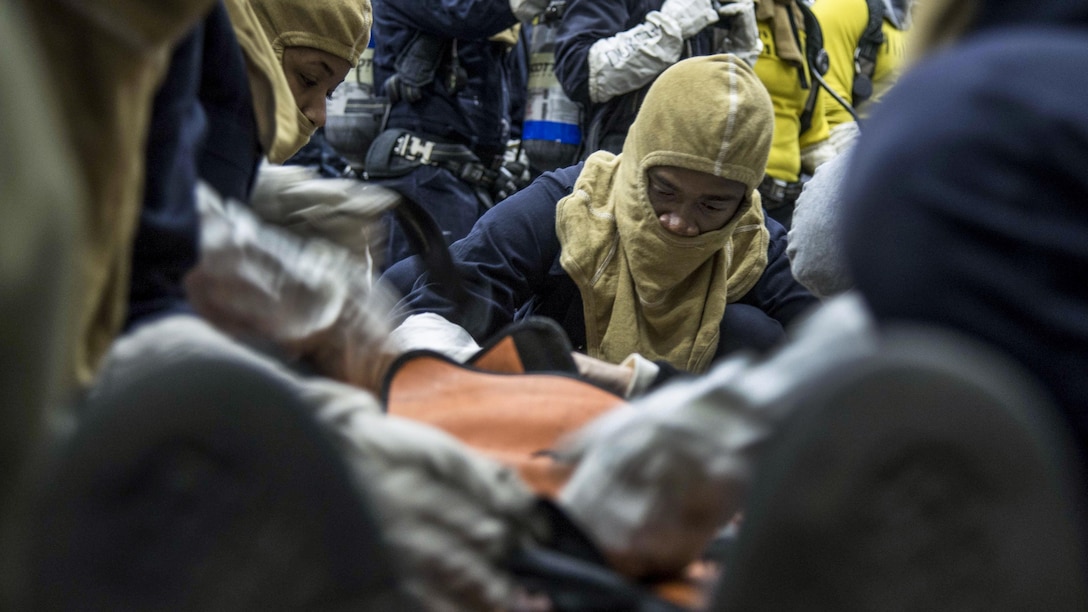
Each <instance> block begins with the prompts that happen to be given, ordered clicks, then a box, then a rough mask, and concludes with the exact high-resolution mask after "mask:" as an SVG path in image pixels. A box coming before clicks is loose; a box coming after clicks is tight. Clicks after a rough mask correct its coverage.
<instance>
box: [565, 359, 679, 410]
mask: <svg viewBox="0 0 1088 612" xmlns="http://www.w3.org/2000/svg"><path fill="white" fill-rule="evenodd" d="M571 355H572V356H573V357H574V364H575V365H576V366H577V367H578V375H579V376H581V377H582V378H583V379H585V380H587V381H589V382H591V383H593V384H595V385H597V386H599V387H601V388H603V389H607V390H608V391H611V392H612V393H615V394H616V395H618V396H620V397H622V398H624V399H631V398H632V397H637V396H639V395H642V394H643V393H644V392H645V391H646V389H648V388H649V386H650V383H652V382H653V381H654V378H656V377H657V374H658V372H660V371H661V368H660V367H659V366H658V365H657V364H656V363H654V362H652V361H650V360H649V359H646V358H645V357H643V356H642V355H639V354H638V353H631V354H630V355H628V356H627V358H626V359H624V360H623V362H622V363H620V364H619V365H616V364H613V363H609V362H607V361H603V360H601V359H596V358H594V357H590V356H589V355H586V354H584V353H578V352H574V353H571Z"/></svg>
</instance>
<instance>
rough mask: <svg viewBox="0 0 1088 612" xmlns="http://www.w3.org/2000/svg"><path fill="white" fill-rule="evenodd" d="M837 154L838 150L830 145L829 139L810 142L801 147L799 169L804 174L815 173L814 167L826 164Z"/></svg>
mask: <svg viewBox="0 0 1088 612" xmlns="http://www.w3.org/2000/svg"><path fill="white" fill-rule="evenodd" d="M836 155H838V151H836V150H835V147H834V146H832V145H831V139H830V138H828V139H824V140H821V141H820V142H817V143H814V144H810V145H808V146H807V147H805V148H803V149H801V171H802V172H804V173H805V174H808V175H810V176H811V175H812V174H815V172H816V168H819V167H820V166H822V165H824V164H826V163H827V162H829V161H831V160H832V159H834V158H835V156H836Z"/></svg>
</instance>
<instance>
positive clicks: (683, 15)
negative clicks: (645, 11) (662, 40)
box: [660, 0, 718, 40]
mask: <svg viewBox="0 0 1088 612" xmlns="http://www.w3.org/2000/svg"><path fill="white" fill-rule="evenodd" d="M660 12H661V14H662V15H665V16H666V17H669V18H670V19H672V20H673V21H675V22H676V23H677V24H678V25H679V26H680V37H681V38H683V39H685V40H686V39H688V38H691V37H692V36H695V35H696V34H698V33H699V32H702V31H703V28H705V27H707V26H708V25H711V24H713V23H717V22H718V11H717V10H715V8H714V2H713V0H665V4H663V5H661V11H660Z"/></svg>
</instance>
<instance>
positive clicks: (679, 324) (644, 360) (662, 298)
mask: <svg viewBox="0 0 1088 612" xmlns="http://www.w3.org/2000/svg"><path fill="white" fill-rule="evenodd" d="M772 129H773V109H772V108H771V101H770V98H769V97H768V95H767V93H766V89H765V88H764V87H763V85H762V84H761V83H760V81H759V79H758V78H757V77H756V75H755V73H754V72H753V71H752V69H751V68H749V67H748V66H747V65H746V64H745V63H743V62H742V61H740V60H738V59H737V58H736V57H734V56H731V55H714V56H702V57H697V58H691V59H688V60H684V61H681V62H678V63H677V64H675V65H674V66H672V67H670V68H669V69H668V70H666V71H665V72H663V73H662V75H661V76H660V77H659V78H658V79H657V80H656V81H655V82H654V85H653V86H652V87H651V89H650V91H649V92H648V94H647V96H646V100H645V101H644V102H643V105H642V107H641V109H640V111H639V115H638V117H637V118H636V120H635V123H634V124H633V125H632V127H631V130H630V132H629V134H628V137H627V140H626V142H625V144H624V149H623V152H622V153H621V154H620V155H613V154H612V153H608V152H604V151H600V152H597V153H595V154H593V155H591V156H590V157H589V158H588V159H587V160H586V162H584V164H579V165H576V166H572V167H570V168H565V169H561V170H558V171H556V172H554V173H546V174H544V175H543V176H541V177H540V178H539V179H537V180H536V181H535V182H534V183H533V184H532V185H531V186H530V187H528V188H527V189H525V190H523V191H522V192H519V193H518V194H516V195H515V196H513V197H511V198H509V199H508V200H507V201H505V202H502V203H500V204H499V205H498V206H496V207H495V208H494V209H493V210H491V211H489V212H488V213H487V214H486V215H484V217H482V218H481V219H480V221H479V222H478V223H477V224H476V226H475V227H474V228H473V231H472V233H471V234H469V236H468V237H466V238H465V239H464V240H461V241H458V242H457V243H455V244H454V245H453V246H452V247H451V249H452V253H453V257H454V261H455V264H456V265H457V267H458V268H459V269H460V271H461V272H462V276H463V278H464V279H465V281H466V283H467V284H468V290H469V292H470V295H471V297H472V300H471V301H470V302H469V303H467V304H460V305H458V304H453V303H452V302H450V301H449V300H447V299H445V298H444V297H442V296H441V295H439V294H438V293H436V292H435V291H434V290H433V288H432V287H430V286H428V283H427V282H426V279H425V278H418V277H419V272H420V270H419V268H418V263H417V262H416V261H414V260H408V261H406V262H404V263H402V264H398V265H397V266H394V267H393V268H391V269H390V270H389V271H388V272H387V273H386V274H385V276H384V277H383V278H385V279H387V280H390V281H391V282H392V283H393V284H394V285H395V286H396V287H397V288H398V289H399V290H400V291H401V292H402V293H404V294H405V295H406V296H407V297H406V298H405V300H404V302H405V303H406V304H407V305H408V307H409V308H410V310H411V312H412V313H414V314H416V315H418V316H419V317H430V319H431V320H433V319H434V318H435V317H434V315H435V314H437V315H439V316H440V317H441V318H442V319H445V320H444V321H440V325H446V324H454V325H457V326H460V327H462V328H464V330H466V331H467V332H468V333H469V334H471V335H472V337H473V338H474V339H475V341H477V342H481V341H484V340H486V339H487V338H488V337H489V336H491V335H492V334H494V333H495V332H497V331H498V330H499V329H501V328H502V327H503V326H505V325H506V324H508V323H510V322H511V321H512V320H514V319H515V315H516V317H517V318H521V317H524V316H528V315H538V316H544V317H548V318H551V319H554V320H555V321H557V322H558V323H559V324H560V325H561V326H562V327H563V329H564V330H565V331H566V333H567V335H568V336H569V337H570V339H571V341H572V344H573V345H574V347H575V348H576V350H577V351H578V352H577V353H576V356H575V358H576V360H578V362H579V365H580V366H581V367H582V368H583V373H584V374H587V375H589V376H590V377H591V378H596V379H600V378H602V377H603V378H605V379H607V381H605V380H602V381H601V382H606V384H608V385H609V386H610V387H612V388H614V389H615V390H617V391H618V392H620V393H621V394H624V395H628V396H630V395H632V394H635V393H638V392H639V391H641V390H643V389H645V388H646V387H647V386H649V385H650V384H651V383H653V382H654V381H655V379H657V382H660V381H661V380H664V378H666V376H667V374H669V373H675V372H677V371H684V372H691V373H698V372H702V371H704V370H705V369H706V368H707V367H708V366H709V365H710V363H711V361H713V360H714V359H715V358H716V357H719V356H721V355H724V354H726V353H729V352H732V351H734V350H737V349H742V348H747V349H756V350H760V349H766V348H769V347H770V346H773V345H774V344H775V343H777V342H778V340H779V339H781V337H782V328H783V326H784V325H786V324H788V323H789V321H791V320H792V319H793V318H794V316H796V315H797V314H798V313H800V312H801V311H803V310H805V308H806V307H808V306H810V305H813V304H815V298H813V297H812V296H811V295H810V294H809V293H808V292H807V291H805V290H804V288H802V287H801V286H800V285H798V284H797V283H796V281H794V280H793V278H792V276H791V275H790V272H789V263H788V261H787V260H786V258H785V255H784V251H785V231H784V230H783V229H782V227H781V226H780V225H778V224H777V223H775V222H774V221H766V222H765V221H764V218H763V213H762V208H761V206H760V199H759V197H760V196H759V193H758V192H757V191H756V187H757V185H758V184H759V181H760V180H761V179H762V177H763V172H764V169H765V166H766V163H767V156H768V152H769V150H770V146H771V135H772ZM417 278H418V282H417ZM414 320H416V321H418V320H420V319H419V318H417V317H410V318H409V319H408V321H406V323H405V324H404V325H405V326H409V327H410V326H411V325H412V324H413V322H414ZM402 327H404V326H402ZM446 348H447V349H448V351H449V353H450V354H457V353H458V348H459V347H454V346H451V347H446ZM460 348H463V347H460ZM581 353H585V354H581ZM621 362H623V364H624V366H623V367H620V368H616V367H615V366H614V365H612V364H619V363H621Z"/></svg>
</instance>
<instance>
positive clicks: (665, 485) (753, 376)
mask: <svg viewBox="0 0 1088 612" xmlns="http://www.w3.org/2000/svg"><path fill="white" fill-rule="evenodd" d="M795 331H797V332H798V335H797V336H796V338H795V339H794V341H793V342H791V343H789V344H787V345H785V346H784V347H783V348H782V349H781V350H780V351H779V352H777V353H775V354H773V355H771V356H770V357H768V358H767V359H766V360H765V361H761V362H757V361H754V359H753V358H752V357H750V356H747V355H740V356H737V357H733V358H731V359H729V360H727V361H723V362H720V363H719V364H718V365H717V366H715V367H714V368H713V369H711V370H710V371H709V372H707V373H706V374H704V375H702V376H700V377H698V378H694V379H690V380H684V381H677V382H674V383H671V384H669V385H666V386H665V387H662V388H661V389H659V390H657V391H654V392H652V393H650V394H648V395H646V396H644V397H643V398H641V399H639V400H637V401H635V402H632V403H631V404H628V405H626V406H624V407H622V408H618V409H616V410H614V411H612V412H609V413H606V414H605V415H604V416H602V417H600V418H599V419H597V420H596V421H594V422H592V423H590V424H589V425H587V426H586V427H585V428H583V429H582V430H580V431H579V432H576V433H575V434H574V435H573V436H572V437H571V438H570V439H568V440H566V441H565V442H564V444H562V445H561V446H560V448H559V452H560V457H561V458H563V457H566V458H568V459H571V460H573V461H576V465H575V470H574V473H573V474H572V476H571V479H570V480H569V481H568V483H567V485H566V486H565V487H564V489H563V490H562V491H561V492H560V496H559V500H560V503H561V504H562V505H563V507H564V508H565V509H566V510H567V511H568V513H569V514H570V515H571V517H572V518H573V519H574V520H575V521H576V522H577V523H578V524H579V525H581V527H582V528H583V529H584V530H585V531H586V533H588V534H589V535H590V537H591V538H593V539H594V540H595V541H596V542H597V544H598V545H599V546H600V547H601V549H602V550H603V551H604V553H605V555H606V556H607V557H608V559H609V561H610V562H611V563H612V565H613V566H614V567H615V568H616V569H617V570H618V571H620V572H621V573H623V574H625V575H627V576H629V577H632V578H641V577H651V576H662V575H672V574H676V573H678V572H680V571H681V570H682V569H683V568H684V567H685V566H687V565H688V564H689V563H691V562H692V561H694V560H695V559H696V558H698V556H699V554H700V553H701V552H702V550H703V549H704V547H705V546H706V545H707V543H708V542H709V541H710V540H711V539H712V538H713V536H714V534H715V533H716V532H717V531H718V530H719V529H720V528H721V527H723V526H724V525H725V524H726V523H727V522H728V521H729V520H730V518H731V517H732V516H733V515H734V514H735V513H736V512H737V511H738V510H739V509H740V508H741V506H742V504H743V502H744V495H745V492H746V489H747V487H748V484H749V482H750V478H751V470H752V468H753V465H754V462H755V460H756V458H757V456H758V452H759V449H760V446H761V444H762V443H763V441H765V440H766V439H767V438H768V437H769V436H770V435H772V433H773V432H774V429H775V427H776V426H777V425H778V423H780V422H781V421H782V420H783V419H784V418H785V417H786V416H787V413H786V410H787V409H788V406H785V405H783V404H782V403H781V402H779V401H778V400H779V399H780V398H782V397H783V396H784V395H785V394H787V393H788V392H789V391H790V390H791V389H794V388H796V386H797V385H800V384H804V383H806V382H808V381H812V380H814V379H815V378H816V377H818V376H820V373H821V372H824V371H826V370H825V368H829V367H832V366H833V365H834V364H835V363H837V362H839V360H842V359H848V358H852V357H854V356H856V355H858V354H859V353H861V354H863V353H864V352H866V351H871V350H873V347H874V346H875V340H874V333H873V331H872V325H871V322H870V318H869V317H868V315H867V312H866V311H865V309H864V306H863V305H862V303H861V301H860V299H859V298H857V296H853V295H844V296H840V297H838V298H835V299H833V300H829V301H828V302H826V303H825V304H824V305H823V306H822V307H821V308H820V309H819V310H817V311H816V313H815V314H814V315H813V316H812V317H811V318H810V319H809V320H808V321H807V322H806V323H805V324H804V325H803V326H802V328H800V329H799V330H795Z"/></svg>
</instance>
